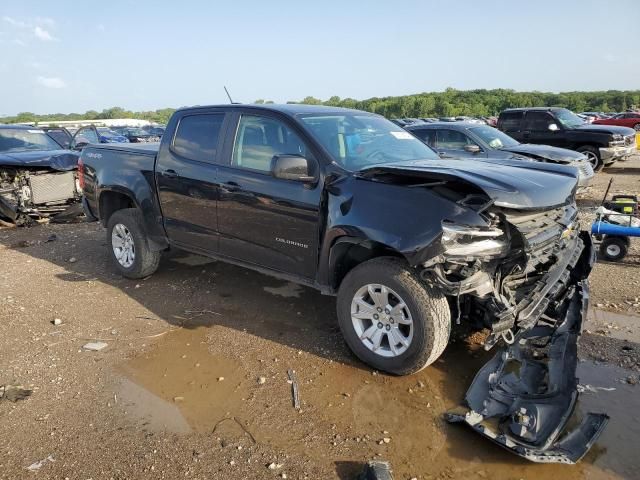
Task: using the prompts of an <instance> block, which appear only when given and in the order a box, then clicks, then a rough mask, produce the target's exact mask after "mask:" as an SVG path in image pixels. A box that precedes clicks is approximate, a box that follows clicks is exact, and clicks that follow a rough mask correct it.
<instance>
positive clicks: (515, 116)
mask: <svg viewBox="0 0 640 480" xmlns="http://www.w3.org/2000/svg"><path fill="white" fill-rule="evenodd" d="M520 120H522V112H507V113H503V114H501V115H500V124H501V127H500V129H501V130H504V131H505V132H515V131H517V130H520Z"/></svg>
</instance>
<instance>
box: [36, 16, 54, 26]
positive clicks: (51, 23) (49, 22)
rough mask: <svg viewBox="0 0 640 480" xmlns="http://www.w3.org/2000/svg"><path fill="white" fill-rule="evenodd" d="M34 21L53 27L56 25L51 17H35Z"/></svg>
mask: <svg viewBox="0 0 640 480" xmlns="http://www.w3.org/2000/svg"><path fill="white" fill-rule="evenodd" d="M36 23H39V24H40V25H46V26H48V27H54V26H55V25H56V21H55V20H54V19H53V18H49V17H36Z"/></svg>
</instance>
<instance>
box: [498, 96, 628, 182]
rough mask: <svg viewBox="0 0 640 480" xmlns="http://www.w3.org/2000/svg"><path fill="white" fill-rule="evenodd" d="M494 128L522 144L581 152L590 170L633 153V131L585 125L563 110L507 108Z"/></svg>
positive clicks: (552, 108) (572, 114) (610, 163)
mask: <svg viewBox="0 0 640 480" xmlns="http://www.w3.org/2000/svg"><path fill="white" fill-rule="evenodd" d="M498 129H500V130H502V131H503V132H504V133H506V134H507V135H509V136H510V137H513V138H515V139H516V140H518V141H519V142H522V143H537V144H542V145H551V146H554V147H561V148H568V149H571V150H576V151H577V152H581V153H583V154H585V155H586V156H587V158H588V159H589V162H590V163H591V165H592V167H593V169H594V170H598V169H600V168H602V167H603V166H607V165H612V164H613V163H615V162H616V161H617V160H626V159H627V157H628V156H629V155H631V154H633V153H634V152H635V151H636V143H635V142H636V140H635V131H634V130H633V129H631V128H626V127H618V126H612V125H593V124H590V123H586V122H585V121H584V120H583V119H581V118H580V117H578V116H577V115H576V114H575V113H573V112H572V111H570V110H567V109H566V108H557V107H551V108H548V107H538V108H510V109H507V110H504V111H503V112H501V113H500V116H499V117H498Z"/></svg>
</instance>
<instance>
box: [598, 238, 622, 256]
mask: <svg viewBox="0 0 640 480" xmlns="http://www.w3.org/2000/svg"><path fill="white" fill-rule="evenodd" d="M628 249H629V242H628V240H627V239H625V238H622V237H608V236H607V237H604V240H603V241H602V243H601V244H600V255H601V256H602V258H604V259H605V260H608V261H610V262H617V261H618V260H622V259H623V258H624V257H625V256H626V255H627V251H628Z"/></svg>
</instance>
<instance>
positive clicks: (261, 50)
mask: <svg viewBox="0 0 640 480" xmlns="http://www.w3.org/2000/svg"><path fill="white" fill-rule="evenodd" d="M638 21H640V0H606V1H605V0H601V1H600V0H553V1H550V0H535V1H533V0H530V1H525V0H521V1H517V0H516V1H513V0H421V1H420V0H404V1H397V0H395V1H382V0H379V1H361V0H350V1H347V0H340V1H335V0H322V1H313V2H308V1H304V0H242V1H240V0H235V1H205V0H182V1H179V2H175V1H171V2H169V1H166V2H164V1H159V0H156V1H149V0H136V1H125V0H108V1H101V2H100V1H98V2H73V1H70V0H56V1H50V0H20V1H9V0H0V51H1V52H2V54H1V55H0V115H14V114H16V113H18V112H25V111H28V112H35V113H56V112H61V113H70V112H84V111H86V110H90V109H91V110H98V111H100V110H102V109H104V108H109V107H113V106H120V107H123V108H126V109H129V110H134V111H139V110H155V109H157V108H164V107H180V106H187V105H198V104H199V105H203V104H215V103H226V102H227V97H226V95H225V93H224V90H223V86H224V85H226V86H227V87H228V88H229V90H230V92H231V94H232V96H233V100H234V101H236V102H253V101H254V100H256V99H266V100H273V101H276V102H286V101H288V100H301V99H303V98H304V97H306V96H308V95H310V96H313V97H316V98H320V99H323V100H324V99H328V98H329V97H331V96H333V95H337V96H339V97H341V98H346V97H351V98H356V99H364V98H370V97H374V96H379V97H381V96H391V95H405V94H412V93H420V92H431V91H442V90H444V89H445V88H447V87H453V88H457V89H463V90H466V89H474V88H511V89H515V90H539V91H551V92H559V91H574V90H608V89H618V90H631V89H640V50H638V48H639V46H640V24H638Z"/></svg>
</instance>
